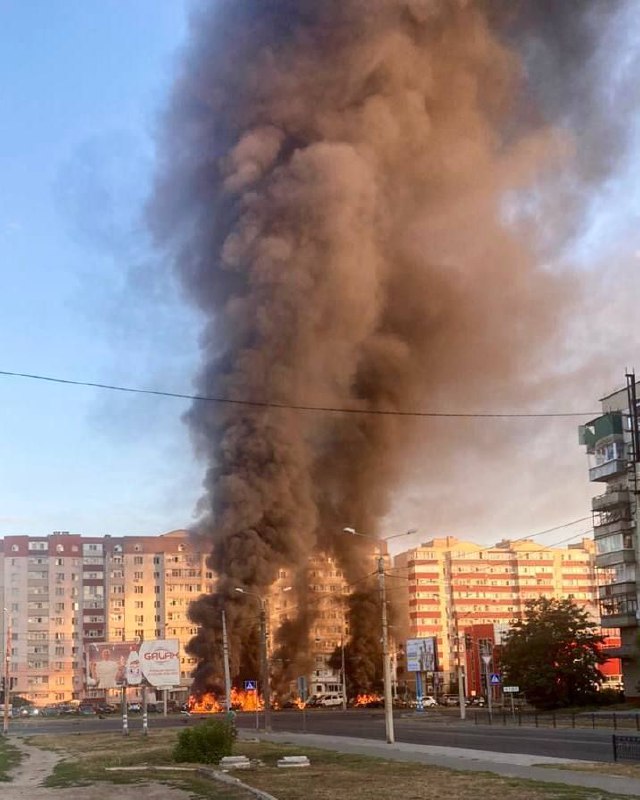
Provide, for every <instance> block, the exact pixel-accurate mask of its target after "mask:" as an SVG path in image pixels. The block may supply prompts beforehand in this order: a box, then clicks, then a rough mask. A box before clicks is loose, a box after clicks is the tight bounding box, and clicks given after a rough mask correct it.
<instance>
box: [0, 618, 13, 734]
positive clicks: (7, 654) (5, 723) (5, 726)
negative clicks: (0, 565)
mask: <svg viewBox="0 0 640 800" xmlns="http://www.w3.org/2000/svg"><path fill="white" fill-rule="evenodd" d="M3 611H4V613H5V619H6V620H7V636H6V642H5V647H4V716H3V720H2V733H3V734H4V735H5V736H8V735H9V701H10V699H11V675H10V670H9V666H10V663H11V617H10V616H9V612H8V610H7V609H6V608H5V609H3Z"/></svg>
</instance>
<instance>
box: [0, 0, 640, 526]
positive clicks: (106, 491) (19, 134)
mask: <svg viewBox="0 0 640 800" xmlns="http://www.w3.org/2000/svg"><path fill="white" fill-rule="evenodd" d="M188 6H189V0H133V1H131V2H125V0H94V2H90V1H89V0H61V1H60V2H56V3H52V2H51V0H0V108H1V109H2V114H0V175H1V176H2V180H1V183H0V186H1V190H0V369H1V370H12V371H24V372H32V373H42V374H47V375H57V376H61V377H66V378H71V379H79V380H88V381H99V382H107V383H123V384H129V385H135V386H145V387H150V388H161V389H168V390H174V391H182V392H184V391H188V390H189V389H190V388H191V387H192V380H193V375H194V373H195V371H196V368H197V363H198V346H197V335H198V327H199V320H198V319H197V317H196V314H195V312H194V311H192V310H191V309H190V308H188V307H187V306H186V304H185V303H184V302H183V301H182V299H181V296H180V291H179V289H178V288H177V287H176V286H175V285H174V283H173V282H172V279H171V277H170V274H169V272H168V268H167V265H166V264H165V263H163V262H162V261H161V260H160V259H159V257H158V256H157V255H154V253H153V252H152V251H151V248H150V247H149V243H148V240H147V235H146V233H145V229H144V224H143V222H142V219H141V214H142V207H143V203H144V199H145V197H146V195H147V193H148V192H149V188H150V182H151V177H152V174H153V166H154V164H153V158H154V156H153V131H154V128H155V126H156V125H157V120H158V115H159V112H160V109H161V108H162V105H163V103H164V102H165V100H166V96H167V92H168V90H169V89H170V86H171V83H172V79H173V75H174V73H175V67H176V63H177V62H178V59H179V53H180V47H181V46H182V45H183V43H184V39H185V36H186V22H187V9H188ZM628 9H629V12H628V17H629V18H628V19H622V18H621V20H620V27H621V30H622V31H623V32H624V34H625V35H624V36H622V35H621V38H620V46H619V47H618V48H617V49H616V50H615V51H612V54H611V58H612V63H611V65H610V66H611V67H612V69H613V70H614V72H615V68H616V64H618V66H619V65H624V64H625V63H626V62H627V61H628V59H629V58H630V54H631V55H634V56H636V57H637V49H638V46H637V42H638V41H640V37H639V36H638V15H637V12H636V10H635V9H634V8H633V6H632V5H631V4H630V5H629V6H628ZM635 140H636V141H638V136H637V135H636V136H635ZM637 154H638V147H637V146H636V147H634V148H633V150H632V153H631V155H630V157H629V159H626V160H625V161H624V163H622V164H621V166H620V169H619V171H618V173H617V174H616V175H615V176H613V178H612V179H611V181H610V182H609V183H608V184H607V186H606V187H603V189H602V191H601V192H599V193H597V194H596V195H594V197H593V200H592V204H591V213H590V215H589V225H588V227H587V229H585V231H584V235H583V236H582V237H580V238H579V240H577V241H576V242H574V243H573V249H572V253H571V254H570V257H571V258H572V259H573V260H574V261H577V262H578V263H579V264H580V265H581V267H582V268H584V269H585V270H586V271H590V270H593V271H594V272H597V271H598V270H602V272H601V274H602V275H603V282H604V284H605V285H608V286H609V287H611V295H610V296H608V297H607V298H605V301H606V302H609V303H613V304H615V303H618V302H620V303H624V302H625V301H626V302H630V298H631V297H632V296H633V294H632V293H633V291H634V290H635V289H634V287H635V288H637V282H636V283H634V284H633V285H632V287H631V289H630V288H629V283H628V282H626V281H627V280H628V279H629V277H630V276H631V277H633V276H635V275H636V274H637V266H638V265H640V261H638V258H639V257H640V236H639V235H638V233H637V231H638V224H637V223H638V218H639V216H640V196H639V193H638V190H637V180H636V175H637V171H638V158H637ZM614 263H615V264H616V265H617V266H618V267H619V269H620V271H619V272H615V271H614V270H613V266H612V265H613V264H614ZM603 264H604V265H606V267H605V269H604V270H603V269H602V265H603ZM607 281H608V284H607ZM623 286H624V289H622V288H621V287H623ZM605 306H606V303H604V304H603V303H602V302H599V303H598V305H597V307H596V305H594V306H593V315H594V316H592V317H591V320H589V316H588V313H585V319H586V325H584V329H582V330H579V331H577V333H576V353H577V354H576V356H575V362H576V363H577V364H578V365H580V364H583V363H584V358H585V354H586V353H588V351H589V348H592V347H593V346H594V340H595V341H596V345H595V347H596V349H597V348H598V347H600V348H601V349H602V351H603V352H605V351H606V350H607V348H610V347H611V342H616V341H618V343H620V342H621V343H622V345H621V346H620V348H619V349H618V351H617V352H616V354H615V358H613V359H609V360H608V361H607V363H606V365H605V366H602V367H601V368H600V371H599V372H597V374H592V375H591V376H590V380H586V379H584V380H583V379H581V380H582V382H581V383H577V384H576V385H579V387H580V389H581V390H582V389H584V391H585V394H584V395H582V397H583V398H584V402H583V401H582V399H581V398H579V399H577V400H576V404H577V405H578V406H586V407H588V408H591V407H593V406H595V405H596V400H597V398H598V396H600V394H602V393H604V392H605V391H607V390H609V389H610V388H612V387H611V384H610V381H611V380H613V379H614V376H616V377H619V380H618V382H619V383H620V382H622V379H623V372H624V367H625V366H632V365H633V355H634V353H635V349H636V347H637V341H635V339H631V338H630V337H629V336H627V335H626V333H625V331H624V330H621V331H620V332H619V334H616V332H615V331H614V332H613V334H611V336H609V333H606V334H605V333H603V331H604V330H605V329H606V328H607V326H608V325H609V327H610V322H611V320H612V319H616V317H615V315H614V317H611V316H608V314H609V311H608V310H607V308H606V307H605ZM633 306H635V301H634V304H633ZM631 313H632V314H633V313H635V312H633V311H632V312H631ZM596 314H598V315H604V316H603V317H602V318H600V317H598V318H597V319H596V316H595V315H596ZM618 316H620V315H618ZM631 318H633V316H632V317H631ZM590 321H591V322H592V323H593V328H592V327H591V326H590ZM596 322H597V324H596ZM598 325H600V329H597V327H598ZM614 334H615V335H614ZM616 336H618V339H616ZM607 337H609V338H607ZM583 339H584V341H583ZM625 348H627V349H626V350H625ZM602 363H603V364H604V363H605V361H604V356H603V360H602ZM591 378H592V379H593V380H591ZM576 380H577V379H576ZM0 408H1V409H2V416H1V418H0V419H1V422H0V536H1V535H2V534H15V533H29V534H43V533H48V532H50V531H52V530H60V529H61V530H71V531H74V532H80V533H86V534H103V533H112V534H114V535H125V534H134V533H136V534H139V533H143V534H156V533H159V532H163V531H166V530H171V529H172V528H175V527H181V526H184V525H185V524H188V523H189V522H190V521H191V520H192V519H193V510H194V507H195V504H196V502H197V499H198V497H199V495H200V486H201V479H202V474H203V472H204V465H203V464H200V463H198V462H197V461H196V460H195V457H194V456H193V453H192V448H191V443H190V440H189V435H188V431H187V429H186V426H185V425H184V424H183V423H182V420H181V415H182V413H183V412H184V411H185V410H186V408H187V404H186V403H185V402H182V401H176V400H169V399H167V400H159V399H157V398H144V397H139V396H130V395H119V394H111V393H107V392H101V391H98V390H93V389H79V388H69V387H64V386H55V385H49V384H42V383H32V382H29V381H24V380H18V379H9V378H0ZM562 437H563V438H562V441H561V444H558V443H559V442H560V439H556V440H555V444H554V436H553V435H549V436H548V439H549V442H548V443H547V445H545V447H546V448H547V449H544V448H543V450H544V452H541V453H540V454H538V471H537V472H536V471H535V470H532V472H531V474H530V475H527V476H524V477H522V480H521V482H520V484H519V485H518V487H516V488H515V489H514V490H513V491H512V492H511V493H510V498H511V499H510V503H509V504H503V507H502V509H498V510H496V509H494V510H493V512H492V513H493V516H492V513H489V514H488V515H486V516H485V518H484V519H480V517H481V516H482V513H483V512H482V511H480V510H479V512H478V519H479V526H478V530H477V531H476V533H477V536H475V537H474V538H480V539H481V538H484V537H485V536H486V537H488V538H489V540H495V539H497V538H499V536H502V535H504V534H515V535H523V534H524V533H526V532H527V531H530V530H536V529H538V530H539V529H542V528H545V527H551V526H552V525H555V524H559V523H562V522H564V521H567V520H570V519H574V518H577V517H581V516H583V515H586V514H588V495H589V493H590V491H591V489H590V487H589V485H588V482H587V475H586V459H585V457H584V454H583V453H582V451H581V449H580V448H579V447H577V445H576V444H575V442H576V436H575V425H574V424H573V423H571V427H570V428H568V427H566V426H565V427H564V428H563V433H562ZM554 447H555V448H557V453H558V463H559V465H560V470H561V471H562V469H563V468H565V467H566V468H568V469H570V474H568V477H567V484H566V485H563V484H562V483H558V482H557V481H556V482H555V483H556V485H552V486H549V485H548V484H549V475H548V470H547V468H546V464H545V459H547V458H548V457H549V455H550V456H551V459H553V458H554V451H553V448H554ZM494 466H495V469H494V477H495V484H496V486H499V485H500V484H501V482H504V481H510V480H511V478H510V477H509V476H510V474H511V473H510V470H509V467H508V466H505V467H504V470H503V471H502V472H500V471H499V469H498V465H494ZM478 469H483V465H479V466H478ZM490 471H491V470H489V472H490ZM544 481H546V482H547V485H543V482H544ZM475 483H476V482H475V481H474V482H473V485H475ZM551 483H552V484H553V483H554V481H553V480H552V481H551ZM469 485H472V484H469ZM547 489H548V491H547ZM456 491H457V489H456ZM468 491H470V490H468ZM518 492H519V493H518ZM400 494H401V495H402V493H400ZM477 495H478V497H477V503H478V509H481V508H483V506H485V505H486V502H485V499H486V487H485V486H484V485H480V484H478V485H477ZM424 498H425V487H424V486H422V485H421V484H420V483H419V482H418V484H417V485H416V486H413V487H412V486H408V487H407V488H406V491H405V492H404V497H401V499H400V500H399V501H398V509H397V511H396V512H394V515H393V518H392V519H391V520H390V521H389V527H390V528H393V529H394V530H401V529H404V528H408V527H412V528H413V527H419V528H420V530H421V534H423V533H426V535H427V536H428V535H429V534H430V533H436V534H437V533H459V534H462V535H465V534H467V535H470V536H471V535H473V531H471V530H468V531H464V530H463V531H457V530H451V529H449V528H447V529H446V530H444V531H443V530H429V529H428V525H425V500H424ZM532 498H537V499H536V500H535V502H534V501H533V500H532ZM541 498H542V499H541ZM428 500H429V498H427V505H428ZM523 503H524V504H525V506H526V507H527V508H528V509H529V513H528V514H527V516H526V519H522V516H523V515H522V508H523ZM502 512H504V513H502ZM501 513H502V516H501ZM448 522H450V520H448V519H447V518H443V519H442V523H443V524H444V523H448ZM432 524H433V525H436V524H440V519H439V518H438V516H437V515H436V516H435V517H433V519H432ZM492 526H493V527H492ZM505 526H506V528H507V529H506V530H505ZM425 527H426V528H427V530H426V531H425ZM496 528H500V531H499V534H498V533H497V532H496V533H495V535H494V532H495V529H496ZM555 536H556V538H557V534H556V535H555ZM552 539H553V536H552V537H551V539H550V541H551V540H552Z"/></svg>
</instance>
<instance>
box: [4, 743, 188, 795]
mask: <svg viewBox="0 0 640 800" xmlns="http://www.w3.org/2000/svg"><path fill="white" fill-rule="evenodd" d="M11 744H12V745H14V746H15V747H17V748H18V749H19V750H20V751H21V753H22V754H23V756H24V758H23V759H22V762H21V763H20V766H19V767H18V768H17V769H15V770H13V771H12V772H11V777H12V779H13V780H11V781H10V782H9V783H3V784H2V785H1V787H0V796H1V797H2V800H57V798H59V799H60V800H87V797H88V796H89V795H90V797H91V800H113V798H114V797H117V798H118V800H140V795H141V791H140V786H139V785H136V784H131V785H126V784H124V785H123V784H119V785H118V786H115V785H114V784H112V783H94V784H92V785H91V787H90V788H88V787H86V786H77V787H73V788H64V789H47V788H45V787H43V786H42V785H41V784H42V782H43V781H44V779H45V778H46V777H47V776H48V775H50V774H51V773H52V772H53V768H54V767H55V765H56V764H57V762H58V761H60V760H61V756H60V755H58V754H57V753H53V752H51V751H50V750H40V749H39V748H37V747H30V746H29V745H26V744H24V742H21V741H20V740H19V739H12V741H11ZM143 794H144V798H145V800H189V798H191V797H192V796H193V795H192V793H190V792H183V791H182V790H181V789H175V788H172V787H170V786H167V785H166V784H164V783H153V782H149V783H147V782H146V781H145V784H144V790H143Z"/></svg>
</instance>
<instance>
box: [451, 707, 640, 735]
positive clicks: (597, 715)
mask: <svg viewBox="0 0 640 800" xmlns="http://www.w3.org/2000/svg"><path fill="white" fill-rule="evenodd" d="M467 714H469V712H467ZM469 715H470V716H471V715H472V716H473V722H474V724H475V725H502V726H504V727H507V726H517V727H530V728H591V729H593V730H596V729H597V728H603V729H604V728H606V729H610V730H611V729H613V730H614V731H617V730H635V731H640V712H638V713H633V712H628V711H613V712H610V713H606V712H602V711H596V712H593V713H591V712H576V713H568V712H559V711H557V712H536V711H521V710H518V709H516V711H515V712H512V711H508V710H506V709H504V710H502V711H494V712H492V713H489V712H488V711H474V712H471V714H469Z"/></svg>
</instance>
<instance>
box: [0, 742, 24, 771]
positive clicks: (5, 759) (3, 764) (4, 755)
mask: <svg viewBox="0 0 640 800" xmlns="http://www.w3.org/2000/svg"><path fill="white" fill-rule="evenodd" d="M21 759H22V755H21V754H20V751H19V750H18V748H17V747H14V746H13V745H12V744H9V742H7V741H6V739H3V738H0V781H10V780H11V776H10V775H9V772H10V771H11V770H12V769H14V768H15V767H17V766H18V764H19V763H20V761H21Z"/></svg>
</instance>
